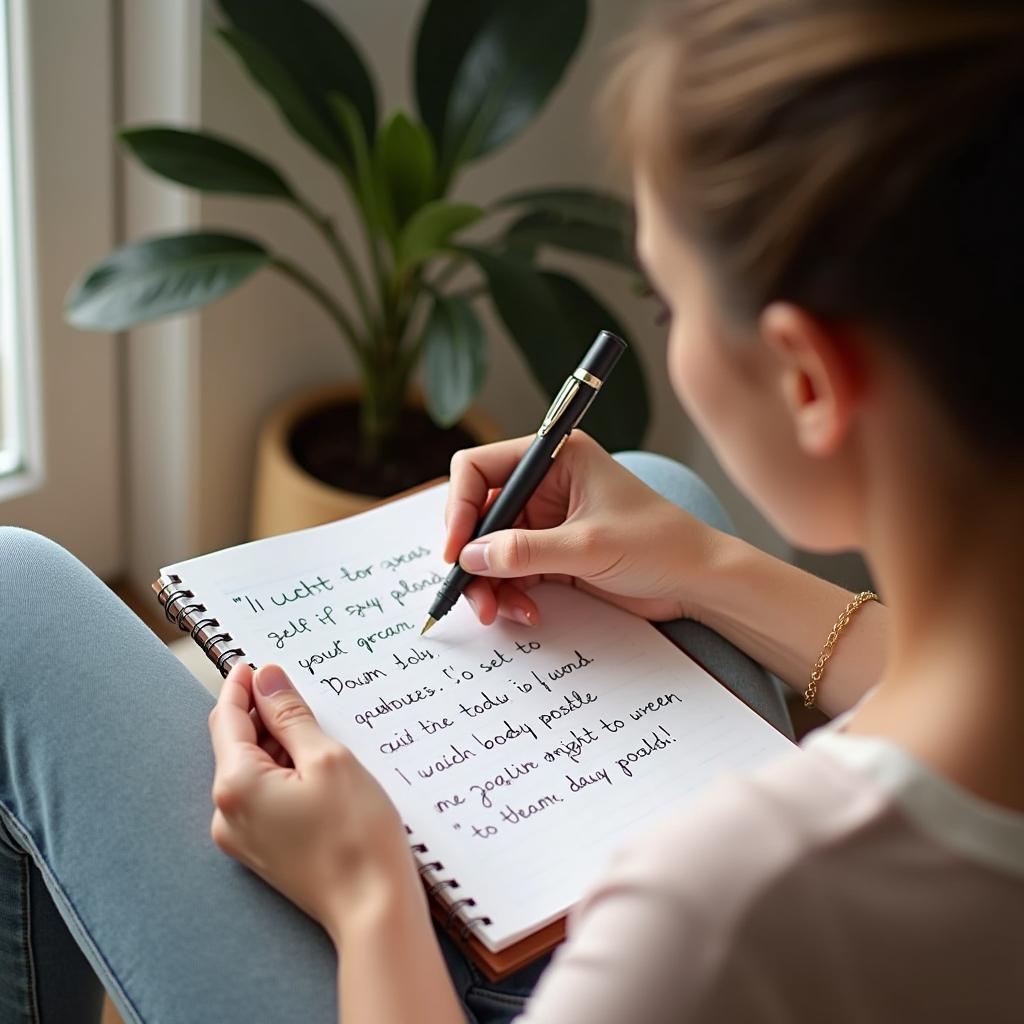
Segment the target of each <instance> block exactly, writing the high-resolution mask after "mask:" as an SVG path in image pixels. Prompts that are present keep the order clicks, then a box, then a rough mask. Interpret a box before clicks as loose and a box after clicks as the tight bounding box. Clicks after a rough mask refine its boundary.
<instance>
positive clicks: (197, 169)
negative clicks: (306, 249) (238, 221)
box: [119, 127, 295, 199]
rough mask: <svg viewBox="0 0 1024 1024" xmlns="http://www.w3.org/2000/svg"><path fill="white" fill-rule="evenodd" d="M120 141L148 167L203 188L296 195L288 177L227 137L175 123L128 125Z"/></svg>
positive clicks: (291, 197)
mask: <svg viewBox="0 0 1024 1024" xmlns="http://www.w3.org/2000/svg"><path fill="white" fill-rule="evenodd" d="M119 136H120V139H121V141H122V142H123V143H124V144H125V145H126V146H127V147H128V148H129V149H130V150H131V152H132V154H133V155H134V156H135V157H136V159H138V160H139V162H140V163H142V164H144V165H145V166H146V167H148V168H149V169H150V170H151V171H153V172H155V173H156V174H159V175H161V176H162V177H164V178H169V179H170V180H171V181H176V182H178V183H179V184H180V185H188V186H189V187H190V188H197V189H201V190H202V191H204V192H234V193H239V194H243V195H250V196H272V197H274V198H278V199H294V198H295V194H294V193H293V192H292V190H291V187H290V186H289V185H288V182H286V181H285V179H284V178H283V177H282V176H281V175H280V174H279V173H278V172H277V171H276V170H275V169H274V168H273V167H271V166H270V164H268V163H265V162H264V161H263V160H261V159H260V158H259V157H257V156H254V155H253V154H252V153H249V152H247V151H246V150H244V149H242V148H241V147H240V146H236V145H235V144H234V143H232V142H228V141H227V140H226V139H221V138H218V137H217V136H215V135H210V134H208V133H206V132H192V131H182V130H180V129H178V128H163V127H152V128H126V129H124V130H122V131H121V132H120V133H119Z"/></svg>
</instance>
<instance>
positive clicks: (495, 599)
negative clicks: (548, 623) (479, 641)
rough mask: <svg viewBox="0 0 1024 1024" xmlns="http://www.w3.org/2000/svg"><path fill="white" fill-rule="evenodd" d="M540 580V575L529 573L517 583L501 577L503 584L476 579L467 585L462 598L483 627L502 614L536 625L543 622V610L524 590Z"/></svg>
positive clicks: (513, 619)
mask: <svg viewBox="0 0 1024 1024" xmlns="http://www.w3.org/2000/svg"><path fill="white" fill-rule="evenodd" d="M538 579H539V577H537V576H528V577H525V578H523V579H518V580H516V581H515V582H511V581H508V580H502V581H501V582H500V583H499V582H497V581H492V580H485V579H475V580H473V582H472V583H470V584H469V585H468V586H467V587H466V589H465V591H464V592H463V597H465V598H466V600H467V601H468V602H469V605H470V607H471V608H472V609H473V612H474V614H475V615H476V617H477V618H478V619H479V620H480V622H481V624H482V625H484V626H489V625H490V624H491V623H492V622H494V620H495V619H497V618H498V617H499V616H500V617H502V618H505V619H509V620H510V621H512V622H518V623H519V624H520V625H523V626H533V625H536V624H537V623H538V622H539V621H540V611H539V609H538V608H537V604H536V602H535V601H534V600H533V599H532V598H531V597H529V595H527V594H526V593H524V591H525V589H526V588H527V587H531V586H533V585H534V584H535V583H536V582H537V581H538Z"/></svg>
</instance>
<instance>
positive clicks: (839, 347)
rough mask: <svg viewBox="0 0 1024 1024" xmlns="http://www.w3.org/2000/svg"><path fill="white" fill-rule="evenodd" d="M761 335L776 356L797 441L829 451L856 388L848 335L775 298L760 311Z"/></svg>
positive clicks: (845, 428) (818, 452)
mask: <svg viewBox="0 0 1024 1024" xmlns="http://www.w3.org/2000/svg"><path fill="white" fill-rule="evenodd" d="M760 334H761V338H762V340H763V342H764V343H765V344H766V345H768V347H769V348H770V349H771V350H772V351H773V352H774V354H775V356H776V358H777V360H778V373H779V381H780V385H781V393H782V398H783V402H784V405H785V408H786V412H787V414H788V415H789V417H790V419H791V421H792V425H793V432H794V436H795V439H796V442H797V444H798V445H799V446H800V448H801V449H802V450H803V451H804V452H805V453H806V454H808V455H811V456H815V457H818V458H821V457H825V456H828V455H832V454H833V453H834V452H835V451H836V450H837V449H838V448H839V447H840V446H841V445H842V443H843V441H844V440H845V439H846V437H847V435H848V433H849V430H850V425H851V422H852V417H853V410H854V406H855V403H856V395H857V394H858V392H859V384H858V381H859V373H858V368H857V361H856V359H855V357H854V354H853V352H852V351H851V350H850V346H849V344H848V340H847V339H846V338H844V337H842V336H841V334H840V333H839V332H838V331H835V330H832V329H831V328H829V327H828V326H827V325H824V324H822V323H821V322H820V321H819V320H817V319H816V318H815V317H813V316H811V315H810V314H809V313H807V312H806V311H805V310H803V309H801V308H800V307H799V306H794V305H792V304H791V303H786V302H775V303H772V304H771V305H770V306H768V307H766V309H765V310H764V312H763V313H762V314H761V320H760Z"/></svg>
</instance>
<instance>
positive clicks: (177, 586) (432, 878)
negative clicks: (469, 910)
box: [153, 574, 491, 940]
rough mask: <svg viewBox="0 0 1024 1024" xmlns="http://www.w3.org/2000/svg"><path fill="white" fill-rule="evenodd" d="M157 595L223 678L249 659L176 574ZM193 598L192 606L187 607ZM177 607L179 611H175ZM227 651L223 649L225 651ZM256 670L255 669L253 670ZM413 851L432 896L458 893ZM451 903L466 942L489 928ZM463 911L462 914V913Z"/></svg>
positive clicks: (463, 902) (467, 901)
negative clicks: (482, 928) (475, 931)
mask: <svg viewBox="0 0 1024 1024" xmlns="http://www.w3.org/2000/svg"><path fill="white" fill-rule="evenodd" d="M153 590H154V591H155V592H156V599H157V600H158V601H159V602H160V605H161V607H162V608H163V610H164V614H165V615H166V616H167V619H168V621H169V622H173V623H174V624H175V625H176V626H177V627H178V628H179V629H180V630H181V631H182V632H183V633H190V634H191V636H192V639H193V640H195V642H196V643H197V644H199V646H200V647H201V648H202V650H203V653H204V654H205V655H206V657H207V658H209V659H210V661H212V662H213V663H214V664H215V665H216V666H217V671H218V672H220V674H221V675H222V676H225V677H226V676H227V674H228V673H229V672H230V671H231V667H232V666H233V665H234V663H235V662H236V661H237V660H238V659H239V658H245V657H246V653H245V651H243V650H242V648H241V647H231V646H230V645H231V644H232V643H233V642H234V640H233V638H232V636H231V634H230V633H225V632H224V631H223V628H222V627H221V624H220V622H218V621H217V619H215V618H214V617H213V616H206V617H205V618H204V617H203V613H204V612H206V610H207V609H206V605H204V604H203V603H202V602H201V601H196V600H194V598H195V594H194V593H193V592H192V591H191V590H189V589H188V587H186V586H185V584H184V583H183V582H182V579H181V577H180V576H175V575H173V574H168V575H163V576H161V577H160V578H159V579H158V580H157V581H156V583H154V584H153ZM189 598H192V599H193V600H192V601H191V602H190V603H187V604H186V603H184V602H186V601H188V600H189ZM175 605H177V606H178V607H175ZM221 648H223V649H221ZM255 667H256V666H255V665H253V668H255ZM405 831H406V834H407V835H409V836H411V835H412V834H413V832H412V829H411V828H409V826H408V825H406V826H405ZM411 848H412V851H413V853H414V854H415V855H416V859H417V861H420V864H419V873H420V877H421V878H422V879H423V880H424V882H425V883H426V885H427V892H428V894H429V895H430V896H439V897H440V898H441V899H442V900H444V897H443V896H440V894H441V892H442V890H443V889H449V890H450V889H458V888H459V883H458V881H457V880H456V879H454V878H438V877H436V876H437V872H439V871H443V870H444V865H443V864H442V863H441V862H440V861H439V860H429V861H422V860H421V858H422V857H424V856H427V855H428V854H429V853H430V850H429V848H428V847H427V845H426V844H425V843H412V844H411ZM444 902H445V903H447V910H448V916H447V917H446V918H445V921H444V926H445V928H446V929H448V930H451V928H452V924H453V923H454V921H455V919H456V917H458V919H459V920H460V921H461V922H462V927H461V928H460V929H459V931H458V935H459V937H460V938H461V939H463V940H465V939H467V938H468V937H469V935H470V933H471V932H472V931H473V929H474V928H476V927H477V926H478V925H488V924H490V923H491V919H490V918H489V917H487V916H486V915H478V916H477V917H467V916H466V915H465V913H464V908H466V907H475V906H476V900H475V899H473V898H472V897H471V896H467V897H463V898H461V899H453V900H450V901H449V900H444ZM460 911H462V913H460Z"/></svg>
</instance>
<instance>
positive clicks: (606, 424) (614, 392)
mask: <svg viewBox="0 0 1024 1024" xmlns="http://www.w3.org/2000/svg"><path fill="white" fill-rule="evenodd" d="M541 276H542V277H543V278H544V280H545V281H546V282H547V284H548V287H549V288H550V289H551V290H552V293H553V295H554V298H555V303H556V304H557V306H558V307H559V309H560V310H561V312H562V316H563V318H564V319H565V322H566V323H567V324H568V325H569V328H568V331H569V334H567V336H566V338H567V343H568V337H569V335H570V334H571V336H572V337H573V338H580V339H582V340H583V343H582V345H581V347H580V355H582V354H583V352H585V351H586V349H587V348H588V347H589V345H590V343H591V342H592V341H593V340H594V338H595V337H596V336H597V333H598V331H602V330H605V331H611V332H612V334H617V335H618V336H619V337H620V338H625V337H626V336H627V335H626V331H625V329H624V328H623V327H622V325H621V323H620V322H619V320H618V318H617V317H616V316H615V314H614V313H612V312H611V310H610V309H608V307H607V306H605V305H604V304H603V303H602V302H601V301H600V300H599V299H597V298H596V297H595V296H594V295H593V293H592V292H590V291H589V290H588V289H587V288H586V287H584V285H583V284H581V283H580V282H579V281H578V280H576V279H575V278H574V277H570V276H569V275H568V274H561V273H557V272H556V271H552V270H545V271H543V272H542V274H541ZM571 361H572V360H571V359H570V362H571ZM649 421H650V403H649V399H648V395H647V383H646V380H645V378H644V372H643V367H642V366H641V364H640V359H639V358H638V356H637V352H636V349H635V348H634V347H633V346H632V345H631V346H630V347H629V348H628V349H626V351H625V352H624V353H623V354H622V357H621V358H620V359H619V361H618V363H617V364H616V366H615V372H614V373H613V374H612V375H611V376H610V377H609V378H608V383H607V384H606V385H605V386H604V387H602V388H601V396H600V398H599V399H597V400H596V401H595V402H594V404H593V405H592V406H591V407H590V409H589V410H588V411H587V415H586V418H585V419H584V422H583V424H582V426H583V428H584V429H585V430H586V431H587V433H588V434H592V435H593V436H594V437H596V438H597V440H598V441H600V442H601V444H602V445H604V447H605V448H607V449H608V451H611V452H615V451H627V450H629V449H632V448H639V447H640V446H641V445H642V444H643V440H644V435H645V434H646V433H647V425H648V423H649Z"/></svg>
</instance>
